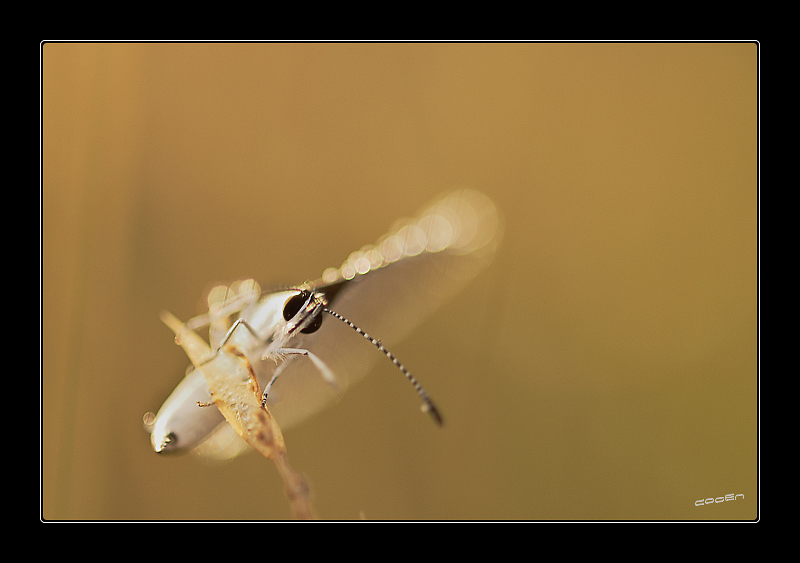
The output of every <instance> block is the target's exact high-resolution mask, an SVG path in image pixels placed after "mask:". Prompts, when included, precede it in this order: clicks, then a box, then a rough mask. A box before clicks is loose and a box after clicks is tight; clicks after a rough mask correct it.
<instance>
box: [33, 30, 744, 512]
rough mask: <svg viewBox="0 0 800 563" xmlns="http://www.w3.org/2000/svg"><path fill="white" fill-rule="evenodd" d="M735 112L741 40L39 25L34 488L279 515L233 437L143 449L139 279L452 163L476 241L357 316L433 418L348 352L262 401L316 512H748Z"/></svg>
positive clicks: (159, 367) (308, 257)
mask: <svg viewBox="0 0 800 563" xmlns="http://www.w3.org/2000/svg"><path fill="white" fill-rule="evenodd" d="M757 141H758V45H757V44H753V43H733V44H730V43H700V44H650V43H646V44H640V43H609V44H596V43H581V44H538V43H531V44H528V43H524V44H482V43H476V44H441V43H439V44H417V43H413V44H359V43H350V44H328V43H322V44H272V43H261V44H238V43H233V44H229V43H222V44H195V43H182V44H181V43H178V44H159V43H151V44H126V43H121V44H119V43H118V44H114V43H111V44H70V43H46V44H44V45H43V47H42V193H41V211H42V225H41V226H42V320H41V322H42V373H41V395H42V401H41V408H42V413H41V456H42V457H41V507H42V508H41V514H42V517H43V518H45V519H48V520H51V519H95V520H151V519H214V520H218V519H286V518H289V517H290V512H289V508H288V505H287V503H286V500H285V498H284V496H283V491H282V484H281V482H280V479H279V477H278V474H277V472H276V470H275V468H274V467H273V466H272V465H271V464H270V463H269V462H267V461H266V460H264V459H263V458H260V457H259V456H257V455H247V456H243V457H241V458H239V459H237V460H234V461H233V462H231V463H229V464H224V465H207V464H204V463H202V462H200V461H199V460H198V458H196V457H195V456H178V457H174V456H172V457H170V456H160V455H156V454H155V453H154V452H153V451H152V449H151V447H150V443H149V436H148V435H147V433H146V432H145V431H144V429H143V426H142V415H143V414H144V413H145V412H147V411H155V410H157V409H158V407H159V406H160V405H161V402H162V401H163V400H164V398H165V397H166V396H167V395H168V394H169V392H170V391H171V390H172V388H173V387H174V386H175V385H176V384H177V383H178V381H179V380H180V378H181V376H182V374H183V370H184V368H185V366H186V364H187V360H186V357H185V355H184V354H183V352H182V351H181V350H180V348H178V347H177V346H175V344H174V342H173V339H172V337H171V335H170V332H169V331H168V330H167V329H166V328H165V327H164V326H163V325H162V324H161V323H160V321H159V318H158V313H159V311H160V310H162V309H169V310H170V311H172V312H174V313H175V314H177V315H178V316H179V317H181V318H188V317H190V316H192V315H195V314H197V313H199V312H201V310H202V309H201V307H202V304H203V303H204V292H205V291H207V289H208V288H209V287H210V284H212V283H214V282H219V281H233V280H235V279H239V278H243V277H254V278H256V279H258V280H259V281H260V282H261V284H262V286H265V287H268V286H270V285H276V284H296V283H300V282H302V281H305V280H307V279H313V278H316V277H318V276H319V275H320V274H321V273H322V271H323V269H324V268H326V267H328V266H338V265H339V264H340V263H341V262H342V261H343V260H344V259H345V258H346V257H347V255H348V254H349V253H350V252H351V251H353V250H355V249H357V248H359V247H360V246H362V245H363V244H366V243H371V242H374V241H375V239H377V237H378V236H379V235H381V234H383V233H384V232H385V231H386V230H387V229H388V227H389V226H390V224H391V223H392V222H393V221H394V220H395V219H397V218H399V217H401V216H406V215H409V214H412V213H413V212H415V211H416V210H417V209H418V208H420V207H421V206H423V205H424V204H425V203H427V202H428V201H429V200H430V199H431V198H432V197H433V196H434V195H435V194H438V193H440V192H442V191H445V190H449V189H452V188H454V187H460V186H470V187H473V188H476V189H479V190H482V191H484V192H485V193H486V194H488V195H489V196H490V197H491V198H492V199H493V200H494V201H495V202H496V203H497V205H498V207H499V208H500V209H501V210H502V212H503V216H504V220H505V238H504V240H503V244H502V247H501V248H500V251H499V253H498V256H497V258H496V260H495V261H494V263H493V264H492V266H491V267H490V269H489V270H486V271H484V272H483V273H482V274H481V275H480V276H479V277H478V278H476V279H475V281H474V282H473V283H472V284H471V285H470V286H469V287H468V288H467V289H466V290H465V291H463V292H462V293H461V294H460V295H459V296H458V297H457V298H456V299H455V300H454V301H452V302H450V303H449V304H447V305H446V306H445V307H443V308H440V309H439V310H438V311H437V312H436V314H435V315H434V316H433V317H432V318H431V319H430V320H429V321H428V322H426V323H425V324H424V325H422V326H420V327H419V328H418V330H416V332H415V333H414V334H413V336H412V337H411V338H408V339H406V340H404V341H403V342H399V343H392V342H386V344H387V346H389V348H390V349H391V350H392V351H393V352H394V353H395V354H396V355H397V356H398V357H399V358H401V359H402V360H403V361H404V363H405V364H406V365H408V366H409V367H410V368H411V369H412V371H413V372H414V373H415V374H416V375H417V376H418V377H419V378H420V379H421V380H422V381H423V383H424V384H425V385H426V387H427V388H428V390H429V392H430V393H431V395H432V396H433V397H434V398H435V399H436V401H437V403H438V404H439V406H440V408H441V409H442V411H443V412H444V415H445V417H446V420H447V426H446V428H445V429H443V430H438V429H437V428H435V427H434V425H432V424H431V422H430V420H429V419H428V418H427V417H425V416H423V415H421V414H420V413H419V411H418V401H417V399H416V397H415V396H414V394H413V390H412V389H411V387H410V386H409V385H408V384H407V383H406V382H405V381H404V380H403V378H402V376H401V375H400V374H399V373H397V371H396V370H395V369H394V367H393V366H392V365H391V363H390V362H385V361H379V362H378V363H377V364H376V367H375V369H374V370H373V372H372V373H371V374H370V375H369V376H368V377H367V378H365V379H364V380H362V381H361V382H360V383H358V384H357V385H354V386H353V387H352V388H351V389H349V390H348V392H347V393H346V395H345V397H344V398H343V400H342V401H341V402H340V403H339V404H337V405H336V406H335V407H333V408H330V409H328V410H326V411H324V412H322V413H320V414H319V415H317V416H316V417H314V418H313V419H311V420H309V421H308V422H307V423H305V424H304V425H302V426H300V427H297V428H294V429H291V430H288V431H287V432H286V440H287V447H288V451H289V458H290V460H291V461H292V464H293V466H294V467H296V468H297V469H299V470H301V471H303V472H304V473H305V474H306V475H307V477H308V478H309V480H310V482H311V484H312V488H313V494H314V498H315V503H316V508H317V511H318V512H319V515H320V517H321V518H324V519H359V518H366V519H470V520H472V519H532V520H550V519H569V520H573V519H580V520H585V519H591V520H595V519H623V520H629V519H633V520H640V519H646V520H650V519H657V520H660V519H678V520H686V519H724V520H732V519H754V518H757V517H758V506H759V505H758V502H759V499H758V285H757V282H758V269H757V268H758V237H757V235H758V143H757ZM387 298H390V296H388V297H387ZM354 320H355V321H356V322H357V319H354ZM376 336H380V335H376ZM365 345H367V344H365ZM376 353H377V352H376ZM726 494H741V495H744V497H743V498H742V497H738V499H737V500H736V501H734V502H721V503H715V504H713V505H711V506H700V507H698V506H695V501H697V500H699V499H704V498H707V497H722V496H724V495H726Z"/></svg>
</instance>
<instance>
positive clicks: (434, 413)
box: [420, 401, 444, 427]
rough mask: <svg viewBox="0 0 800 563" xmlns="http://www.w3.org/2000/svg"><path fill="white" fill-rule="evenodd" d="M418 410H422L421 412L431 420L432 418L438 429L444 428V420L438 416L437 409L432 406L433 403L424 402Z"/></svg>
mask: <svg viewBox="0 0 800 563" xmlns="http://www.w3.org/2000/svg"><path fill="white" fill-rule="evenodd" d="M420 409H421V410H422V412H426V413H428V414H429V415H431V418H433V421H434V422H435V423H436V424H437V426H439V427H442V426H444V419H442V415H441V414H439V409H437V408H436V407H435V406H434V405H433V403H431V402H430V401H426V402H424V403H422V405H421V406H420Z"/></svg>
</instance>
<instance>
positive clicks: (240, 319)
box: [200, 318, 262, 366]
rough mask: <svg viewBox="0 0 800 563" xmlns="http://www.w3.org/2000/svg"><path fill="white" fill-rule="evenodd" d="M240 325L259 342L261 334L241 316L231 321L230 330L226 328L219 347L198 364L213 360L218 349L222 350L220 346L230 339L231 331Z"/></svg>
mask: <svg viewBox="0 0 800 563" xmlns="http://www.w3.org/2000/svg"><path fill="white" fill-rule="evenodd" d="M240 325H241V326H243V327H244V328H246V329H247V330H248V331H249V332H250V334H252V335H253V337H254V338H255V339H256V340H258V341H259V342H261V340H262V339H261V336H259V334H258V333H257V332H256V330H255V329H254V328H253V327H252V326H250V324H249V323H248V322H247V321H246V320H244V319H242V318H239V319H236V322H234V323H233V326H231V328H230V330H228V333H227V334H226V335H225V337H224V338H223V339H222V342H220V344H219V347H217V349H216V350H214V353H213V354H211V356H209V357H208V358H207V359H205V360H203V362H202V363H201V364H200V365H201V366H202V365H205V364H207V363H208V362H210V361H211V360H213V359H214V358H216V357H217V354H219V351H220V350H222V348H223V347H224V346H225V344H227V342H228V340H230V338H231V336H233V331H235V330H236V329H237V328H238V327H239V326H240Z"/></svg>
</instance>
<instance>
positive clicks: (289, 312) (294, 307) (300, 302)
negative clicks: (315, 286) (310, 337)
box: [283, 290, 322, 334]
mask: <svg viewBox="0 0 800 563" xmlns="http://www.w3.org/2000/svg"><path fill="white" fill-rule="evenodd" d="M310 297H311V292H310V291H306V290H303V291H301V292H300V293H298V294H297V295H294V296H292V297H290V298H289V299H287V300H286V303H285V304H284V305H283V319H284V320H285V321H288V320H291V319H292V318H293V317H294V316H295V315H296V314H297V313H298V312H299V311H300V309H302V308H303V306H304V305H305V304H306V303H307V302H308V300H309V298H310ZM320 326H322V315H320V314H317V316H316V317H314V319H313V320H312V321H311V323H310V324H309V325H308V326H306V327H305V328H304V329H303V330H301V331H300V332H302V333H303V334H311V333H312V332H317V331H318V330H319V327H320Z"/></svg>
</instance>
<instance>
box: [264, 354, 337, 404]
mask: <svg viewBox="0 0 800 563" xmlns="http://www.w3.org/2000/svg"><path fill="white" fill-rule="evenodd" d="M275 353H276V355H277V356H278V357H280V356H307V357H308V359H309V360H311V361H312V362H313V363H314V365H315V366H316V367H317V369H318V370H319V372H320V374H321V375H322V377H323V378H324V379H325V381H326V382H327V383H328V385H330V386H331V387H332V388H334V389H337V388H338V387H339V383H338V382H337V381H336V376H335V375H334V373H333V372H332V371H331V369H330V368H329V367H328V366H326V365H325V362H323V361H322V360H320V359H319V357H317V356H316V355H314V354H312V353H311V352H309V351H308V350H303V349H302V348H280V349H278V350H276V352H275ZM262 359H266V358H262ZM290 361H291V359H287V360H286V361H285V362H283V363H282V364H281V365H280V366H278V368H277V369H276V370H275V374H274V375H273V376H272V379H270V380H269V383H267V386H266V387H265V388H264V396H263V397H262V399H261V406H262V407H264V406H266V404H267V396H268V395H269V392H270V389H272V385H273V384H274V383H275V381H276V380H277V379H278V376H279V375H280V374H281V372H283V370H284V368H285V367H286V366H287V365H289V362H290Z"/></svg>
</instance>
